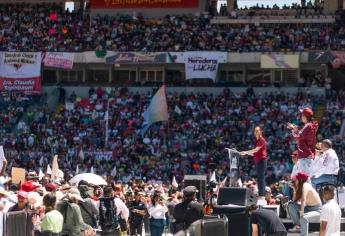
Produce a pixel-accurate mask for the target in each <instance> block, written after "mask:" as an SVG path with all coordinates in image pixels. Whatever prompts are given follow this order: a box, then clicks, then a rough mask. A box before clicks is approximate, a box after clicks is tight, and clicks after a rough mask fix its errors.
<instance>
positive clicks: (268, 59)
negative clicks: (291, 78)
mask: <svg viewBox="0 0 345 236" xmlns="http://www.w3.org/2000/svg"><path fill="white" fill-rule="evenodd" d="M261 68H263V69H298V68H299V55H284V54H274V53H272V54H264V55H261Z"/></svg>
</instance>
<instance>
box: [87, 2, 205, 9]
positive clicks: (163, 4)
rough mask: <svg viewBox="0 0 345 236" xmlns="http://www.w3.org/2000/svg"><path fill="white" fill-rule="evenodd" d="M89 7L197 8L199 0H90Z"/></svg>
mask: <svg viewBox="0 0 345 236" xmlns="http://www.w3.org/2000/svg"><path fill="white" fill-rule="evenodd" d="M90 5H91V8H198V7H199V0H91V3H90Z"/></svg>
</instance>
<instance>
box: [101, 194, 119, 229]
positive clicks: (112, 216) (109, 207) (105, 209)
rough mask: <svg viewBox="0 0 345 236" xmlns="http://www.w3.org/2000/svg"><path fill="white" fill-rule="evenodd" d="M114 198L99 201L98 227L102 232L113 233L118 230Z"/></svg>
mask: <svg viewBox="0 0 345 236" xmlns="http://www.w3.org/2000/svg"><path fill="white" fill-rule="evenodd" d="M116 212H117V207H116V205H115V201H114V198H113V197H111V198H101V199H99V225H100V226H101V229H102V231H105V232H106V231H113V230H117V229H118V228H119V216H118V215H117V214H116Z"/></svg>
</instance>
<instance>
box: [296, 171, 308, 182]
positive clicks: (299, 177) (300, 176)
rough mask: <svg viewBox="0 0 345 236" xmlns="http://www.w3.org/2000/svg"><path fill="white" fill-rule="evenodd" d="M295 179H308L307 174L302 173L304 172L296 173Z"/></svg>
mask: <svg viewBox="0 0 345 236" xmlns="http://www.w3.org/2000/svg"><path fill="white" fill-rule="evenodd" d="M296 179H297V180H300V181H307V180H308V174H306V173H304V172H299V173H298V174H297V175H296Z"/></svg>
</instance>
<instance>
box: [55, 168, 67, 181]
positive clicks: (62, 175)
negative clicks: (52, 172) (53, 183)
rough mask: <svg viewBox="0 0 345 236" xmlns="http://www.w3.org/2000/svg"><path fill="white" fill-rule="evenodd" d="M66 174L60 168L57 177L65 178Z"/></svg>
mask: <svg viewBox="0 0 345 236" xmlns="http://www.w3.org/2000/svg"><path fill="white" fill-rule="evenodd" d="M64 176H65V174H64V173H63V171H62V170H60V169H58V170H57V173H56V177H57V178H59V179H63V177H64Z"/></svg>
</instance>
